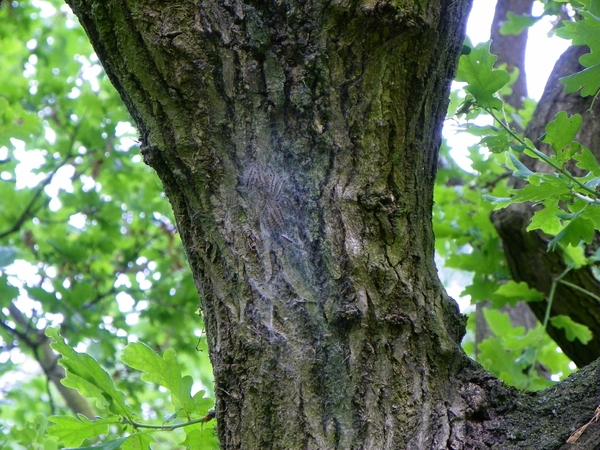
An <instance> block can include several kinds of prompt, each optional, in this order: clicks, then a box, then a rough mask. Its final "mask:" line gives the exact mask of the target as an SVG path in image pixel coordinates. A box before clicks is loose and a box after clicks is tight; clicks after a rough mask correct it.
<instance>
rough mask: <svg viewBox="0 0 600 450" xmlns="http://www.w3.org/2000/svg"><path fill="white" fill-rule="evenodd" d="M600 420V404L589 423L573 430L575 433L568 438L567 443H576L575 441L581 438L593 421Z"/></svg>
mask: <svg viewBox="0 0 600 450" xmlns="http://www.w3.org/2000/svg"><path fill="white" fill-rule="evenodd" d="M599 420H600V406H598V407H597V408H596V411H594V417H592V418H591V419H590V421H589V422H588V423H586V424H585V425H582V426H580V427H579V428H577V430H575V431H574V432H573V434H572V435H571V436H569V439H567V444H574V443H575V442H577V439H579V438H580V437H581V435H582V434H583V432H584V431H585V430H586V429H587V427H589V426H590V425H591V424H593V423H596V422H598V421H599Z"/></svg>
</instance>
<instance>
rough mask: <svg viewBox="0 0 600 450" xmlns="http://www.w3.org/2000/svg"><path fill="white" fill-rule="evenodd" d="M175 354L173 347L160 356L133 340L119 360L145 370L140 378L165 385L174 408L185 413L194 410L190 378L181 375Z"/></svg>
mask: <svg viewBox="0 0 600 450" xmlns="http://www.w3.org/2000/svg"><path fill="white" fill-rule="evenodd" d="M176 357H177V355H176V353H175V351H174V350H173V349H167V350H166V351H165V353H164V356H163V357H162V358H161V357H160V356H159V355H158V354H157V353H156V352H155V351H154V350H152V349H151V348H150V347H148V346H147V345H145V344H143V343H140V342H135V343H132V344H129V345H127V346H126V347H125V349H124V350H123V355H122V356H121V360H122V361H123V362H124V363H125V364H127V365H128V366H130V367H133V368H134V369H137V370H141V371H142V372H145V373H144V375H142V379H143V380H144V381H147V382H149V383H156V384H159V385H161V386H164V387H166V388H167V389H168V390H169V391H170V392H171V399H172V402H173V406H174V407H175V409H176V410H179V409H183V410H184V411H185V413H186V414H187V415H189V414H191V413H193V412H196V411H195V407H194V403H193V400H192V397H191V395H190V391H191V388H192V379H191V377H189V376H185V377H182V376H181V369H180V367H179V363H178V362H177V358H176Z"/></svg>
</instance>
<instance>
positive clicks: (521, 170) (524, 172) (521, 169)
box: [508, 153, 533, 180]
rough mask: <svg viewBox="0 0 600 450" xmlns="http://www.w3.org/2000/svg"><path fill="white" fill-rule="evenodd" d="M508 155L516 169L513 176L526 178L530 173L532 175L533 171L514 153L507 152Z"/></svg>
mask: <svg viewBox="0 0 600 450" xmlns="http://www.w3.org/2000/svg"><path fill="white" fill-rule="evenodd" d="M508 157H509V158H510V160H511V161H512V163H513V164H514V165H515V167H516V169H517V170H515V171H514V172H513V176H514V177H516V178H520V179H521V180H526V179H527V178H529V177H530V176H531V175H533V172H532V171H531V170H529V169H528V168H527V167H526V166H525V165H524V164H523V163H522V162H521V161H519V158H517V157H516V156H515V155H513V154H512V153H509V154H508Z"/></svg>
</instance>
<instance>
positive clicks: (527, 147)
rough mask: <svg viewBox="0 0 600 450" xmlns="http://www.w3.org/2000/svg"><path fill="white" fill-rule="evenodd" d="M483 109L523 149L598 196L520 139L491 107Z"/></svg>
mask: <svg viewBox="0 0 600 450" xmlns="http://www.w3.org/2000/svg"><path fill="white" fill-rule="evenodd" d="M483 109H484V110H485V111H486V112H487V113H488V114H489V115H490V116H492V117H493V118H494V120H495V121H496V122H498V123H499V124H500V126H502V128H504V130H506V132H507V133H508V134H510V136H511V137H512V138H513V139H515V140H516V141H517V142H519V143H520V144H521V145H523V146H524V147H525V149H527V150H529V151H531V152H532V153H533V154H534V155H535V156H537V157H538V158H539V159H541V160H542V161H544V162H545V163H546V164H548V165H550V166H552V167H553V168H554V169H556V170H557V171H558V172H560V173H561V174H562V175H564V176H565V177H567V178H568V179H569V180H570V181H571V182H573V183H575V184H576V185H577V186H579V187H580V188H581V189H583V190H584V191H586V192H588V193H589V194H591V195H592V196H594V197H596V198H598V197H599V196H598V192H596V191H595V190H593V189H590V188H589V187H587V186H586V185H585V184H583V183H582V182H581V181H579V180H578V179H577V178H575V177H574V176H573V175H571V173H570V172H569V171H568V170H565V169H563V168H562V167H561V166H559V165H558V164H556V163H555V162H554V161H552V159H551V158H550V157H548V155H545V154H544V153H542V152H540V151H539V150H538V149H537V148H535V147H532V146H530V145H529V144H527V142H526V141H525V140H524V139H522V138H521V137H520V136H519V135H518V134H516V133H515V132H514V131H513V130H511V129H510V127H509V126H508V125H507V124H506V123H504V122H503V121H502V120H500V119H499V118H498V116H497V115H496V114H495V113H494V111H493V110H492V109H491V108H483ZM574 194H575V193H574Z"/></svg>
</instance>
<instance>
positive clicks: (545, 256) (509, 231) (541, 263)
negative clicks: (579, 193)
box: [493, 47, 600, 367]
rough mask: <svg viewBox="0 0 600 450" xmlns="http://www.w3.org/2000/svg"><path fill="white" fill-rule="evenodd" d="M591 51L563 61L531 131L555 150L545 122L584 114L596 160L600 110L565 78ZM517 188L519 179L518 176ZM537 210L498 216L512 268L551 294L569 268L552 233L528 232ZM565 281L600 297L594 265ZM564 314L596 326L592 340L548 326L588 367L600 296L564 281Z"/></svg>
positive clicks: (559, 309) (555, 310)
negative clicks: (569, 88) (553, 248)
mask: <svg viewBox="0 0 600 450" xmlns="http://www.w3.org/2000/svg"><path fill="white" fill-rule="evenodd" d="M588 52H589V50H588V49H587V48H585V47H571V48H570V49H568V50H567V52H566V53H565V54H564V55H563V56H562V57H561V58H560V59H559V61H558V62H557V63H556V66H555V68H554V70H553V73H552V75H551V76H550V79H549V80H548V83H547V85H546V89H545V92H544V95H543V96H542V98H541V99H540V102H539V104H538V107H537V109H536V112H535V114H534V117H533V118H532V120H531V123H530V124H529V126H528V129H527V130H526V133H525V134H526V136H527V137H528V138H530V139H531V140H532V141H533V142H534V143H535V144H536V145H537V146H538V148H539V149H540V150H542V151H543V152H546V153H548V152H551V149H549V148H548V145H547V144H544V143H543V142H540V140H539V138H540V136H542V134H543V133H544V131H545V128H544V127H545V126H546V124H548V123H549V122H551V121H552V120H554V118H555V116H556V114H557V113H558V112H559V111H568V112H569V114H576V113H577V114H581V115H582V117H583V122H582V126H581V130H580V132H579V134H578V135H577V136H576V138H575V139H576V140H577V141H579V142H581V143H582V144H584V145H585V146H587V147H588V148H589V149H590V150H591V151H592V153H594V155H596V158H600V123H599V121H598V119H597V117H598V113H599V112H600V109H599V108H598V107H597V106H596V108H595V111H594V112H592V111H589V109H590V105H591V102H592V99H591V98H590V97H587V98H585V97H581V96H580V95H579V94H578V93H575V94H566V93H565V91H564V86H563V85H562V84H561V83H560V78H561V77H564V76H567V75H569V74H572V73H575V72H577V71H579V70H581V69H582V68H581V66H579V63H578V60H579V57H580V56H581V55H583V54H585V53H588ZM524 162H525V164H526V165H527V166H528V167H530V168H531V169H532V170H534V171H541V172H548V171H550V168H549V167H548V166H546V165H545V164H544V163H541V162H540V161H538V160H533V159H531V158H529V159H526V160H524ZM569 170H571V171H572V172H573V173H575V174H577V175H584V174H583V173H582V172H581V169H579V168H577V167H575V166H574V165H571V166H570V167H569ZM514 183H515V185H516V186H518V183H519V181H518V180H514ZM533 213H534V209H533V207H532V206H531V205H529V204H517V205H512V206H511V207H509V208H507V209H505V210H502V211H498V212H496V213H495V214H494V215H493V221H494V225H495V226H496V229H497V230H498V233H499V235H500V237H501V238H502V243H503V247H504V250H505V254H506V256H507V262H508V266H509V268H510V270H511V274H512V276H513V278H514V279H515V280H516V281H525V282H527V283H528V284H529V286H531V287H533V288H535V289H538V290H539V291H541V292H543V293H545V294H548V293H549V291H550V287H551V285H552V281H553V279H554V278H555V277H557V276H558V275H560V274H561V273H562V272H564V271H565V270H566V269H567V265H566V264H565V263H564V261H563V256H562V254H561V253H560V252H548V251H547V247H548V242H549V240H550V239H549V238H548V236H545V235H544V234H543V233H541V232H539V230H537V231H533V232H527V231H526V228H527V226H528V225H529V223H530V220H531V217H532V216H533ZM599 243H600V241H599V239H598V237H596V239H595V242H594V243H593V244H592V245H591V246H590V247H589V248H588V255H589V256H591V254H593V253H594V252H595V251H596V249H598V248H599V245H598V244H599ZM563 279H564V281H567V282H568V283H571V284H572V285H575V286H578V287H579V288H582V289H584V290H586V291H588V292H591V293H593V294H595V295H597V296H598V295H600V283H598V280H597V279H596V277H595V276H594V274H593V271H592V268H591V267H584V268H581V269H577V270H572V271H570V272H569V273H568V274H567V275H566V276H565V277H564V278H563ZM546 304H547V303H546V302H535V303H531V304H530V307H531V309H532V310H533V312H534V313H535V315H536V316H537V317H538V318H539V319H540V320H543V317H544V314H545V311H546ZM559 314H564V315H567V316H569V317H571V318H572V319H573V320H574V321H576V322H578V323H581V324H584V325H586V326H587V327H589V328H590V330H591V331H592V333H593V335H594V338H593V339H592V340H591V341H590V342H589V343H588V344H587V345H584V344H582V343H581V342H580V341H579V340H574V341H569V340H568V339H567V338H566V336H565V334H564V331H563V330H560V329H557V328H554V327H553V326H552V325H549V326H548V333H549V334H550V336H551V337H552V338H553V339H554V340H555V341H556V342H557V343H558V344H559V346H560V347H561V349H562V350H563V351H564V352H565V354H566V355H567V356H569V358H571V359H572V360H573V361H574V362H575V364H577V365H578V366H579V367H583V366H585V365H586V364H589V363H591V362H592V361H594V360H596V359H597V358H598V357H600V341H599V337H600V304H599V303H598V301H597V300H595V299H594V298H592V297H590V296H589V295H587V294H585V293H584V292H582V291H580V290H578V289H576V288H573V287H571V286H568V285H565V284H562V283H559V284H558V286H557V290H556V295H555V298H554V301H553V303H552V310H551V315H552V316H555V315H559Z"/></svg>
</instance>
